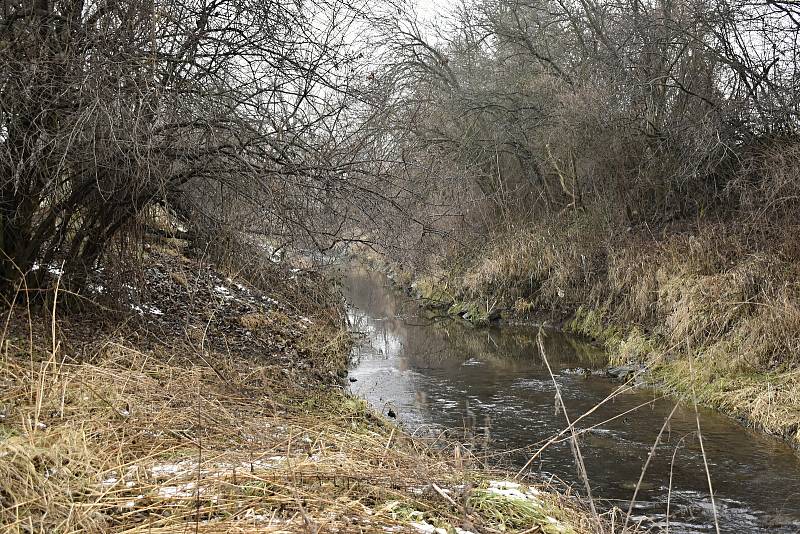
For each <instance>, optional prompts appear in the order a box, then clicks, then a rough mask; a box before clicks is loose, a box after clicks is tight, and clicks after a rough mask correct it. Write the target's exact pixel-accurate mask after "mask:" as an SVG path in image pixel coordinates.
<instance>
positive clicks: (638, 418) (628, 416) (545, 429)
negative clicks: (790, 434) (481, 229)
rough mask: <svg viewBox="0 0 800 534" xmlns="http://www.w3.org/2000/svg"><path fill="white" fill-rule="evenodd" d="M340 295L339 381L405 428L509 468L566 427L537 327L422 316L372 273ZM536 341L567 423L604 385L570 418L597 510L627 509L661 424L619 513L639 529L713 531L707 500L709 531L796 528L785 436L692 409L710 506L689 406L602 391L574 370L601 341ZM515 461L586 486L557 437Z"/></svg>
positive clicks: (793, 477) (798, 474)
mask: <svg viewBox="0 0 800 534" xmlns="http://www.w3.org/2000/svg"><path fill="white" fill-rule="evenodd" d="M344 292H345V296H346V297H347V299H348V304H349V308H350V320H351V323H352V326H353V329H354V330H356V331H358V332H362V333H363V334H364V342H363V343H361V344H359V345H358V346H357V347H356V348H355V349H354V351H353V354H352V357H351V369H350V375H349V376H350V378H351V389H352V391H353V393H355V394H357V395H359V396H361V397H363V398H365V399H367V400H368V401H369V402H370V403H371V404H372V405H373V406H374V407H375V408H376V409H377V410H380V411H382V412H383V413H385V414H388V413H389V412H391V415H393V416H395V417H396V419H397V421H398V424H400V425H401V426H402V427H403V428H404V429H406V430H407V431H408V432H410V433H414V434H418V435H425V436H436V435H442V433H445V434H446V435H447V436H448V437H450V438H452V439H456V440H460V441H462V442H464V443H467V444H469V447H470V449H471V450H472V451H473V453H474V454H475V455H476V456H478V457H480V458H482V459H483V460H485V461H486V462H488V463H490V464H493V465H499V466H503V467H506V468H510V469H515V470H518V469H521V468H522V467H523V466H524V465H525V464H526V463H527V462H528V460H529V459H530V458H531V456H532V454H533V453H534V452H536V451H537V450H539V449H540V448H541V445H543V444H544V443H545V442H546V441H547V440H548V439H549V438H551V437H552V436H554V435H556V434H558V433H559V432H560V431H561V430H563V429H564V428H565V427H566V424H565V418H564V415H563V411H562V410H561V407H560V406H559V405H558V404H557V402H556V395H555V392H556V390H555V386H554V384H553V380H552V379H551V376H550V373H549V371H548V369H547V366H546V365H545V362H544V359H543V357H542V354H541V353H540V351H539V349H538V346H537V343H536V336H537V333H538V330H537V329H535V328H533V327H512V326H505V327H502V328H485V329H475V328H471V327H469V326H468V325H466V324H461V322H459V321H453V320H446V319H443V318H439V319H436V318H431V317H425V316H424V314H421V313H420V312H419V309H418V307H417V305H416V303H414V302H413V301H411V300H410V299H408V298H407V297H405V296H404V295H403V294H401V293H400V292H399V291H396V290H395V289H393V288H392V287H391V285H390V284H389V281H388V280H387V279H386V278H385V277H384V276H383V275H381V274H378V273H375V272H369V271H362V270H354V271H352V272H350V273H349V274H348V275H347V276H345V280H344ZM544 346H545V354H546V356H547V360H548V362H549V364H550V366H551V368H552V371H553V374H554V375H555V381H556V383H558V385H559V389H560V391H561V397H562V399H563V404H564V407H565V408H566V411H567V413H568V414H569V417H570V419H571V420H573V421H574V420H576V419H577V418H579V417H580V416H582V415H583V414H585V413H586V412H589V411H590V410H591V409H592V408H594V407H595V406H596V405H598V403H602V401H603V400H604V399H606V398H607V397H609V396H610V395H611V396H613V399H612V400H610V401H607V402H605V403H604V404H602V405H601V406H600V407H599V408H597V409H596V410H595V411H594V412H592V413H591V414H590V415H588V416H586V417H584V418H583V419H581V420H580V421H579V422H578V423H577V424H576V431H577V432H580V435H579V438H578V440H579V441H578V443H579V446H580V450H581V453H582V455H583V457H584V462H585V465H586V472H587V476H588V480H589V482H590V487H591V491H592V494H593V497H594V498H595V502H597V503H598V506H599V507H601V508H604V509H608V508H610V507H611V506H618V507H619V508H621V509H623V510H627V509H628V506H629V503H630V501H631V498H632V495H633V492H634V488H635V487H636V485H637V481H638V480H639V477H640V475H641V472H642V466H643V464H644V462H645V460H646V459H647V456H648V454H649V452H650V450H651V448H652V447H653V443H654V442H656V438H657V436H658V434H659V432H660V431H661V430H662V427H664V430H663V433H662V437H661V439H660V440H659V443H658V445H657V446H656V448H655V455H654V457H653V458H652V459H651V461H650V464H649V467H648V469H647V472H646V475H645V476H644V478H643V481H642V484H641V485H640V489H639V492H638V496H637V500H636V504H635V506H634V511H633V514H632V517H633V518H634V520H635V521H639V522H641V523H642V525H643V526H644V528H647V529H651V530H652V531H653V532H659V531H663V530H664V529H665V527H667V526H668V527H669V532H671V533H675V534H678V533H685V534H688V533H701V532H715V527H714V509H716V516H717V521H718V524H719V527H720V532H724V533H750V532H753V533H762V532H763V533H767V532H769V533H789V532H791V533H797V532H800V458H799V457H798V455H797V454H796V453H795V452H794V451H793V450H792V449H791V448H790V447H789V446H788V445H787V444H786V443H784V442H782V441H780V440H778V439H774V438H771V437H769V436H764V435H761V434H759V433H757V432H754V431H750V430H747V429H745V428H744V427H742V426H741V425H740V424H738V423H737V422H736V421H733V420H731V419H730V418H727V417H725V416H723V415H720V414H718V413H716V412H713V411H711V410H705V409H702V408H701V409H699V410H698V411H699V421H700V428H701V431H702V439H703V445H704V448H705V453H706V462H707V464H708V471H709V472H710V477H711V482H712V487H713V490H714V502H715V505H716V506H715V507H712V504H711V501H712V499H711V498H710V492H709V486H708V480H707V475H706V469H705V463H704V461H703V454H702V453H701V448H700V443H699V440H698V438H697V422H696V421H697V419H696V416H695V410H694V408H693V406H692V404H691V403H678V406H677V408H675V405H676V402H677V401H676V399H674V398H670V397H667V398H663V397H662V396H661V395H660V394H659V393H658V392H656V391H653V390H647V389H641V388H637V389H631V390H629V391H625V392H622V393H618V394H616V395H612V394H613V393H614V392H615V391H617V390H618V389H619V388H620V386H621V384H620V383H619V382H615V381H612V380H610V379H608V378H606V377H604V376H601V373H596V374H592V373H588V372H586V371H584V370H602V369H604V368H605V366H606V356H605V355H604V354H603V352H602V351H600V350H598V349H596V348H594V347H592V346H590V345H588V344H586V343H582V342H580V341H578V340H577V339H574V338H572V337H569V336H566V335H564V334H561V333H559V332H556V331H548V332H546V335H545V337H544ZM637 407H638V408H637ZM673 409H675V412H674V414H673V416H672V418H671V420H670V422H669V424H668V425H666V426H664V422H665V420H666V419H667V418H668V416H669V414H670V413H671V412H672V411H673ZM626 412H629V413H626ZM595 425H597V426H595ZM527 471H529V472H531V471H532V472H536V473H538V474H539V475H541V476H543V477H545V478H549V479H551V480H558V481H559V484H564V485H567V486H571V487H573V490H574V492H575V493H578V494H581V495H585V494H586V490H585V488H584V483H583V481H582V480H583V479H582V478H581V477H579V476H578V473H577V469H576V466H575V460H574V455H573V452H572V448H571V446H570V443H569V441H568V440H562V441H560V442H557V443H554V444H552V445H550V446H548V447H547V448H546V449H545V450H544V451H543V452H542V453H541V454H540V455H539V456H538V457H537V458H536V460H535V461H534V462H532V463H530V465H529V466H528V468H527ZM668 501H669V517H667V513H666V512H667V505H668Z"/></svg>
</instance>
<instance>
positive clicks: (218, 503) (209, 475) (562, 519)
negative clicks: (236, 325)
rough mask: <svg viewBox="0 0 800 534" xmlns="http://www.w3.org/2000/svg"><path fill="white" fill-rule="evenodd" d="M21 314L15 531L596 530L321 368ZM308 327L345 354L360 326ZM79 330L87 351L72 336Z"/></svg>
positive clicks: (7, 493) (325, 349)
mask: <svg viewBox="0 0 800 534" xmlns="http://www.w3.org/2000/svg"><path fill="white" fill-rule="evenodd" d="M10 317H11V321H10V328H9V329H8V331H7V332H6V335H5V337H4V339H3V342H2V345H0V346H2V348H3V351H2V355H1V356H0V358H1V359H0V458H2V461H0V480H2V481H3V482H2V486H0V504H2V506H1V507H0V525H2V529H3V531H5V532H26V533H32V532H42V533H44V532H47V533H51V532H126V533H127V532H148V533H152V532H256V531H257V532H314V533H316V532H384V531H391V532H419V531H420V529H424V528H427V527H429V526H430V527H433V526H435V527H440V528H442V529H444V530H443V532H455V527H458V528H464V529H465V530H466V531H473V532H500V531H527V532H535V531H536V528H537V526H541V528H542V531H543V532H547V533H550V534H556V533H562V532H563V533H569V532H576V533H579V532H595V531H596V530H597V528H598V525H597V524H596V522H595V521H594V520H593V519H591V518H589V516H587V515H586V514H585V513H584V512H583V511H582V510H581V509H579V508H576V507H575V503H574V502H573V501H571V500H569V499H566V498H564V497H561V496H559V495H558V494H557V493H555V492H553V491H550V490H549V489H548V488H542V487H539V488H536V489H531V488H532V486H529V485H528V484H525V485H523V486H521V491H523V492H525V494H526V495H528V497H525V498H526V499H527V500H524V501H520V500H515V499H509V498H505V497H502V496H498V495H496V494H495V493H493V490H492V485H491V484H490V482H489V481H490V480H491V479H492V478H500V479H502V478H503V477H504V476H507V475H504V474H503V473H496V472H492V471H490V470H487V469H485V468H484V467H483V466H481V465H479V464H478V463H476V461H475V460H474V459H473V458H471V457H469V456H465V455H464V454H462V453H461V450H462V449H461V448H460V447H459V448H458V450H459V454H455V455H454V454H453V452H452V451H453V450H454V449H451V448H447V447H445V448H437V449H436V450H433V449H431V448H429V446H428V445H427V444H425V443H423V442H420V441H416V440H413V439H411V438H410V437H408V436H407V435H405V434H404V433H403V432H402V431H400V430H399V429H397V428H396V427H395V426H393V425H391V424H389V423H387V422H385V421H384V420H383V419H382V418H381V417H380V416H376V415H374V414H373V413H372V412H371V411H370V410H369V409H368V407H367V406H366V405H365V403H364V402H363V401H360V400H358V399H354V398H352V397H349V396H348V395H346V394H345V393H344V392H343V390H342V388H341V386H338V385H336V384H332V383H331V382H330V381H329V380H328V381H326V380H322V379H319V380H313V379H312V378H313V370H312V369H306V370H303V368H282V367H281V366H280V365H276V364H275V363H274V361H272V360H269V359H265V360H263V361H260V360H258V359H257V358H253V357H252V356H249V357H244V356H239V355H237V353H236V351H235V347H233V348H232V349H231V350H229V351H228V352H225V353H222V352H213V351H209V350H205V351H204V352H198V349H197V346H198V344H196V343H195V344H189V343H185V342H183V341H180V340H174V339H170V340H164V343H163V344H161V345H156V346H152V347H150V348H148V349H147V350H145V349H140V348H137V347H136V346H134V345H133V344H131V343H130V341H126V338H125V337H123V336H116V337H115V336H114V335H112V334H103V336H104V337H103V338H102V339H93V340H76V339H69V336H70V335H71V334H74V333H76V332H80V331H81V330H80V329H76V328H71V327H69V326H68V325H66V324H65V325H62V324H60V323H58V322H54V323H50V316H49V315H48V316H47V317H37V316H33V317H32V321H31V322H30V323H29V322H28V320H27V317H28V316H27V314H23V313H20V314H18V315H17V314H14V313H12V314H11V315H10ZM273 319H274V318H273ZM283 320H285V321H291V320H292V318H291V317H288V316H286V317H284V318H283ZM295 320H296V318H295ZM279 322H280V321H278V320H277V319H276V320H273V321H270V328H275V327H276V326H275V325H276V323H279ZM259 324H261V323H259ZM265 326H266V325H265ZM303 328H304V329H305V331H306V334H305V335H304V336H302V337H301V338H300V339H299V340H298V341H297V343H299V344H301V345H304V349H303V350H304V351H305V352H306V353H307V352H309V351H314V353H315V354H316V357H317V358H318V359H330V358H338V359H339V361H341V358H342V353H343V351H346V349H347V347H349V337H348V336H346V335H345V334H344V333H343V332H341V331H339V332H333V331H332V330H331V329H330V327H329V326H327V327H323V326H321V325H318V324H317V323H316V322H314V321H311V320H308V321H307V322H305V326H304V327H303ZM52 333H55V334H56V342H55V343H52V338H51V335H52ZM31 340H32V343H31ZM82 343H86V344H89V345H90V346H91V350H80V351H76V350H75V348H76V347H78V346H79V345H81V344H82ZM67 347H69V348H67ZM78 352H80V354H82V355H84V356H82V357H81V358H77V357H76V354H77V353H78ZM321 365H322V364H321V363H319V364H312V365H311V367H317V366H321ZM339 366H341V364H339ZM298 373H303V374H304V377H303V378H304V380H301V379H300V377H299V376H297V374H298ZM534 494H535V496H534ZM414 524H416V526H414Z"/></svg>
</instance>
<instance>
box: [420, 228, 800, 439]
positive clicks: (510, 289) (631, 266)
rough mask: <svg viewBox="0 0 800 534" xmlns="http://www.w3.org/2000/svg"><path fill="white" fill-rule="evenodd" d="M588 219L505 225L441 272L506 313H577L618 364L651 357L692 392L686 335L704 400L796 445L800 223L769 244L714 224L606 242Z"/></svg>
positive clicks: (669, 382)
mask: <svg viewBox="0 0 800 534" xmlns="http://www.w3.org/2000/svg"><path fill="white" fill-rule="evenodd" d="M589 222H590V221H589V219H588V216H583V218H581V217H578V218H577V219H570V220H556V221H553V222H552V223H551V224H549V225H544V224H539V225H535V226H531V227H529V228H527V229H524V230H519V229H517V230H515V231H513V232H505V233H503V234H502V235H499V236H498V237H497V239H493V240H492V243H493V244H491V245H489V246H488V247H481V248H478V249H477V250H475V251H472V252H466V253H464V255H463V256H462V257H461V258H460V259H458V260H453V259H449V260H447V263H446V265H450V267H449V268H450V269H451V270H450V273H449V274H442V273H440V275H439V277H438V279H439V280H444V281H445V282H444V283H446V284H447V287H448V290H449V292H450V294H451V295H453V297H452V298H453V300H454V301H456V302H466V303H481V302H486V301H487V299H488V300H489V301H491V302H492V304H493V305H494V306H495V307H497V308H501V309H504V310H505V311H504V314H505V315H506V317H509V316H510V318H511V319H518V318H521V319H525V318H533V319H541V317H542V314H543V313H544V314H548V315H549V316H550V317H551V318H553V319H555V320H557V321H560V320H563V319H564V318H565V317H571V318H572V321H571V323H570V326H571V328H573V329H574V330H575V331H578V332H580V333H583V334H586V335H588V336H590V337H592V338H594V339H596V340H598V341H600V342H602V343H603V344H605V346H606V348H607V349H608V350H609V353H610V357H611V360H612V362H613V363H615V364H622V363H626V362H634V361H635V362H646V363H649V364H650V365H651V366H653V367H654V368H658V369H661V370H663V373H661V374H660V375H659V376H661V375H663V377H662V378H663V380H664V385H665V386H666V387H667V388H668V389H670V390H673V391H679V392H688V391H689V390H690V386H691V384H690V383H689V380H688V374H687V373H685V372H684V371H685V369H683V368H682V367H681V366H682V365H685V362H686V359H687V357H688V355H689V354H688V352H687V349H686V347H687V342H688V346H690V347H691V350H692V355H693V356H694V358H695V359H696V361H697V362H698V363H699V365H698V367H699V368H701V369H702V370H703V373H702V375H703V376H702V380H703V384H695V386H696V388H697V390H698V391H699V392H700V393H699V400H700V401H701V402H703V403H705V404H708V405H711V406H715V407H717V408H719V409H721V410H723V411H725V412H727V413H730V414H732V415H735V416H737V417H739V418H741V419H744V420H747V421H749V422H750V423H752V424H754V425H756V426H758V427H760V428H762V429H764V430H766V431H768V432H771V433H775V434H778V435H782V436H787V437H789V438H790V439H791V440H792V441H793V442H794V443H795V444H797V445H800V440H798V439H797V429H798V427H800V413H798V411H797V410H796V409H795V406H797V399H798V397H800V385H798V384H797V381H796V380H795V379H794V377H795V373H796V370H797V366H798V364H800V360H798V355H799V354H800V284H799V283H798V281H797V280H798V279H800V256H798V255H797V254H796V251H797V247H796V246H795V244H794V241H796V235H797V234H798V232H797V229H796V228H795V229H794V230H792V229H790V228H784V229H782V230H781V232H779V234H778V235H773V236H772V238H774V239H772V240H770V239H767V238H765V237H764V236H763V235H760V234H754V233H755V232H757V231H761V229H760V227H756V229H752V228H745V227H742V226H741V225H734V226H730V225H726V224H723V223H714V224H710V223H708V224H705V225H703V226H701V227H699V228H693V229H692V230H691V231H686V229H679V230H680V231H678V230H675V231H673V232H670V231H669V230H668V229H663V231H662V232H661V234H659V235H658V236H657V235H655V234H654V233H653V232H651V231H649V230H647V231H646V232H645V233H644V234H638V235H633V234H631V235H624V236H618V237H617V238H616V239H614V240H610V241H609V242H608V243H605V244H604V243H603V238H602V237H601V236H598V235H597V232H598V229H599V228H601V226H599V225H598V226H596V227H594V228H593V227H592V225H591V224H589ZM430 280H431V279H429V281H430ZM429 285H431V286H432V287H430V288H429V292H431V293H435V291H436V285H435V284H429ZM459 306H461V307H463V306H464V305H463V304H459Z"/></svg>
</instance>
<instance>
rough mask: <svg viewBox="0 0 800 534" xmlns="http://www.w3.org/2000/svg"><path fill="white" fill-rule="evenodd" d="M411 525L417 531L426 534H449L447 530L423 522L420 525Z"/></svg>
mask: <svg viewBox="0 0 800 534" xmlns="http://www.w3.org/2000/svg"><path fill="white" fill-rule="evenodd" d="M410 525H411V526H412V527H414V528H415V529H417V530H418V531H420V532H423V533H424V534H447V530H445V529H443V528H441V527H434V526H433V525H431V524H430V523H428V522H427V521H421V522H419V523H410Z"/></svg>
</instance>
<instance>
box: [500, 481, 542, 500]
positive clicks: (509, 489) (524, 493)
mask: <svg viewBox="0 0 800 534" xmlns="http://www.w3.org/2000/svg"><path fill="white" fill-rule="evenodd" d="M486 491H487V492H488V493H491V494H493V495H500V496H502V497H506V498H508V499H522V500H526V501H531V502H532V503H533V504H535V505H537V506H538V505H541V503H540V502H539V499H538V498H537V497H538V495H539V494H540V492H539V490H537V489H536V488H524V487H523V486H522V484H520V483H518V482H510V481H508V480H492V481H490V482H489V487H488V488H487V489H486Z"/></svg>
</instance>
